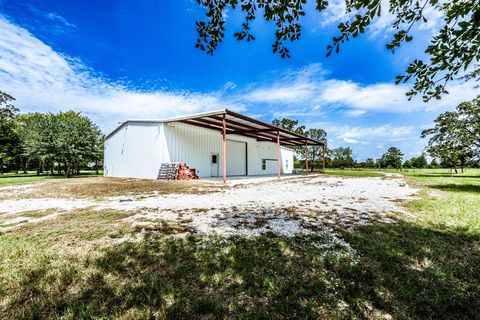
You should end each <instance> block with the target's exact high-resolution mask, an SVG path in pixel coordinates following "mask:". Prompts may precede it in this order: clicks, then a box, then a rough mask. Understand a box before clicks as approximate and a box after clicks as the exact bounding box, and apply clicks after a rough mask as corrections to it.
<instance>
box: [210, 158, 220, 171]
mask: <svg viewBox="0 0 480 320" xmlns="http://www.w3.org/2000/svg"><path fill="white" fill-rule="evenodd" d="M218 161H219V158H218V153H211V154H210V176H211V177H218Z"/></svg>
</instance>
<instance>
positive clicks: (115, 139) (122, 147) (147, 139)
mask: <svg viewBox="0 0 480 320" xmlns="http://www.w3.org/2000/svg"><path fill="white" fill-rule="evenodd" d="M168 161H170V159H169V155H168V151H167V150H166V148H165V135H164V131H163V124H162V123H128V124H127V125H125V126H124V127H123V128H122V129H121V130H119V131H117V132H116V133H115V134H114V135H113V136H111V137H109V139H107V141H106V142H105V164H104V170H105V171H104V174H105V176H110V177H135V178H147V179H155V178H156V177H157V174H158V169H159V168H160V165H161V163H162V162H168Z"/></svg>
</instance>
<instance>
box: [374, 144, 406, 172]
mask: <svg viewBox="0 0 480 320" xmlns="http://www.w3.org/2000/svg"><path fill="white" fill-rule="evenodd" d="M402 159H403V153H402V152H401V151H400V150H399V149H398V148H396V147H390V148H388V150H387V152H385V153H384V154H383V155H382V157H381V158H380V165H381V167H383V168H395V169H397V170H398V169H400V168H401V167H402Z"/></svg>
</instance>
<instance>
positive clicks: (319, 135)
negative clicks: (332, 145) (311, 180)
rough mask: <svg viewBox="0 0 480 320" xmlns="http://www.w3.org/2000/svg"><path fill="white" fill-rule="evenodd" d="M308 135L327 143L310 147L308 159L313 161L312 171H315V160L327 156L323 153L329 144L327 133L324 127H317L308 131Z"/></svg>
mask: <svg viewBox="0 0 480 320" xmlns="http://www.w3.org/2000/svg"><path fill="white" fill-rule="evenodd" d="M306 136H307V137H309V138H311V139H314V140H317V141H321V142H323V143H325V147H324V146H309V147H308V160H309V161H311V163H312V165H311V166H310V171H312V172H313V170H314V167H315V161H316V160H318V159H321V158H322V156H326V155H324V154H323V152H324V151H326V144H327V133H326V132H325V130H323V129H316V128H311V129H308V131H306Z"/></svg>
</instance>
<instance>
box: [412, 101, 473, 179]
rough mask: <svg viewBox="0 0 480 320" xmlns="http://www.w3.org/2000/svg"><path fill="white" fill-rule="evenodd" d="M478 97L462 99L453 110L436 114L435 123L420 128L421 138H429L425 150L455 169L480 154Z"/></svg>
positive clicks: (462, 166) (463, 165)
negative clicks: (465, 100)
mask: <svg viewBox="0 0 480 320" xmlns="http://www.w3.org/2000/svg"><path fill="white" fill-rule="evenodd" d="M479 113H480V99H479V98H476V99H474V100H472V101H470V102H463V103H461V104H460V105H458V106H457V108H456V110H455V111H448V112H444V113H442V114H440V115H439V116H438V117H437V118H436V119H435V126H434V127H433V128H429V129H426V130H423V131H422V134H421V137H422V138H427V137H429V141H428V145H427V147H426V150H427V152H428V153H429V154H430V155H431V156H433V157H438V158H440V159H442V163H444V164H448V165H449V166H450V167H453V168H454V169H455V172H457V166H461V168H462V170H463V168H464V167H465V165H466V164H467V162H469V161H471V160H474V159H476V160H478V159H479V157H480V124H479V121H480V115H479Z"/></svg>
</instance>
